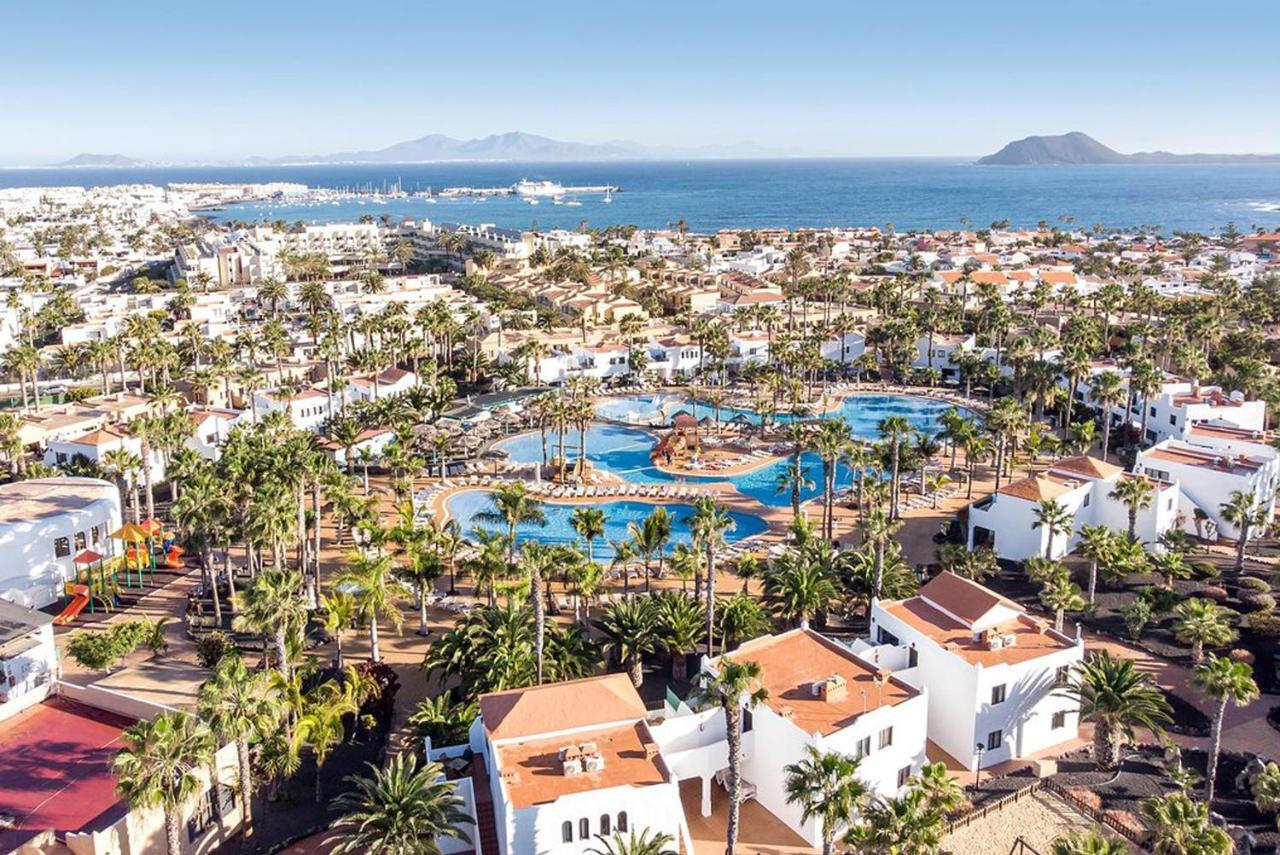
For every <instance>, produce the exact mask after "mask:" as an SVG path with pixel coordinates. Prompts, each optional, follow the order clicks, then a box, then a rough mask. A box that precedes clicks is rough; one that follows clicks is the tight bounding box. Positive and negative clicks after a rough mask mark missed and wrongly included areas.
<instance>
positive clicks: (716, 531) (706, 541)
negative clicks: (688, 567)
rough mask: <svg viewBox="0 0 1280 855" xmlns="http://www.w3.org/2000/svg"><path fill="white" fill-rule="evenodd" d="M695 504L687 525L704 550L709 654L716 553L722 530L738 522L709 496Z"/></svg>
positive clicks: (712, 635)
mask: <svg viewBox="0 0 1280 855" xmlns="http://www.w3.org/2000/svg"><path fill="white" fill-rule="evenodd" d="M695 507H696V510H695V511H694V512H693V519H692V520H691V521H690V524H689V529H690V532H691V534H692V536H693V539H694V541H695V542H696V543H697V544H698V545H699V546H701V547H702V549H703V550H704V551H705V553H706V567H707V653H708V655H710V653H711V651H712V650H713V649H714V648H715V618H716V553H717V552H718V551H720V550H722V549H724V547H725V534H726V533H728V532H731V531H733V530H734V529H735V528H737V527H738V523H737V521H736V520H734V518H733V517H732V516H730V515H729V512H728V511H727V510H725V509H724V508H723V507H721V506H720V505H717V504H716V500H715V499H713V498H711V497H710V496H707V497H705V498H702V499H699V500H698V502H697V504H696V506H695Z"/></svg>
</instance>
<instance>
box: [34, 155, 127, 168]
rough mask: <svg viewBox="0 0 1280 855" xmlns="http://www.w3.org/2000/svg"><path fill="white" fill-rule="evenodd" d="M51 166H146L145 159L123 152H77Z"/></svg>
mask: <svg viewBox="0 0 1280 855" xmlns="http://www.w3.org/2000/svg"><path fill="white" fill-rule="evenodd" d="M50 165H51V166H146V165H147V163H146V161H142V160H135V159H133V158H132V157H125V156H124V155H123V154H77V155H76V156H75V157H73V158H71V159H70V160H64V161H62V162H61V163H54V164H50Z"/></svg>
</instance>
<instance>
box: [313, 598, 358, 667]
mask: <svg viewBox="0 0 1280 855" xmlns="http://www.w3.org/2000/svg"><path fill="white" fill-rule="evenodd" d="M320 608H321V609H322V610H323V617H322V620H323V622H324V631H325V632H327V633H328V634H329V636H330V637H331V638H332V639H333V641H334V644H335V646H336V647H337V650H336V651H335V657H334V665H335V667H337V669H338V670H339V671H341V670H342V668H343V666H344V663H343V661H342V636H343V634H344V633H346V631H347V630H349V629H351V626H352V624H354V623H355V620H356V615H357V614H358V613H359V608H358V607H357V606H356V598H355V597H353V596H351V594H349V593H346V592H344V591H335V592H334V593H333V594H330V595H328V596H325V595H321V597H320Z"/></svg>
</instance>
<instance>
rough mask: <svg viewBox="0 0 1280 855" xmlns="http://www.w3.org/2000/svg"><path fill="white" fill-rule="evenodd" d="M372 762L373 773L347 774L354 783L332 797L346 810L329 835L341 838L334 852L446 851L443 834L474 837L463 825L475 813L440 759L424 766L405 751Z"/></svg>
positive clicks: (465, 838) (434, 853)
mask: <svg viewBox="0 0 1280 855" xmlns="http://www.w3.org/2000/svg"><path fill="white" fill-rule="evenodd" d="M368 766H369V774H368V775H363V776H357V775H348V776H347V778H346V780H347V781H348V782H350V783H351V784H353V785H355V789H353V790H351V791H349V792H345V793H343V794H342V795H340V796H338V797H337V798H336V799H334V800H333V803H332V805H333V808H334V810H337V811H340V812H341V813H342V816H340V817H339V818H338V819H337V820H335V821H334V823H333V827H332V832H331V833H330V838H329V839H330V840H333V841H336V842H337V846H336V847H335V848H334V850H333V851H334V852H335V853H357V852H359V853H363V852H383V853H388V855H391V853H410V852H412V853H421V855H441V853H442V852H443V850H442V849H441V847H440V843H439V841H440V840H442V839H445V838H451V839H454V840H461V841H463V842H464V843H470V842H471V840H470V839H469V838H468V836H467V835H466V833H465V832H463V831H461V829H460V827H461V826H463V825H467V824H469V823H470V821H471V819H470V816H469V815H468V814H467V812H466V811H465V810H464V809H463V803H462V797H461V796H459V795H458V792H457V789H456V788H455V787H454V786H453V784H452V783H449V782H446V781H445V780H444V770H443V769H442V768H441V766H440V764H438V763H427V764H425V765H424V766H422V767H421V768H419V767H418V758H417V755H416V754H414V753H413V752H412V751H404V752H401V753H399V754H397V755H395V756H394V757H392V758H391V760H390V761H389V762H388V763H387V765H386V767H385V768H379V767H377V766H375V765H374V764H372V763H370V764H368Z"/></svg>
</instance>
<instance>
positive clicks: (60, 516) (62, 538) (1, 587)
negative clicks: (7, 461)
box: [0, 478, 120, 609]
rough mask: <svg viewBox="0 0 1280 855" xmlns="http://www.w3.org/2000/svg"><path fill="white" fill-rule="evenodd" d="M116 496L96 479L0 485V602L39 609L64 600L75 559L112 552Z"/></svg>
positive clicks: (116, 521) (36, 480) (117, 519)
mask: <svg viewBox="0 0 1280 855" xmlns="http://www.w3.org/2000/svg"><path fill="white" fill-rule="evenodd" d="M119 527H120V491H119V490H118V489H117V487H116V485H114V484H111V483H108V482H107V481H100V480H98V479H96V478H33V479H30V480H27V481H15V482H14V483H12V484H0V554H3V555H4V556H5V558H6V560H5V562H4V564H3V567H2V568H0V599H5V600H9V601H11V602H14V603H18V604H19V605H23V606H30V607H31V608H37V609H38V608H43V607H44V606H47V605H49V604H50V603H53V602H56V601H57V600H59V599H61V598H62V597H63V596H64V595H65V591H64V585H65V584H66V583H67V582H68V581H70V580H71V579H73V578H74V574H75V566H74V559H75V556H77V555H78V554H80V553H81V552H83V551H84V550H86V549H91V550H93V551H95V552H98V553H100V554H102V555H110V554H112V552H113V551H114V543H113V541H112V539H111V534H112V532H114V531H115V530H116V529H118V528H119Z"/></svg>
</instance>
